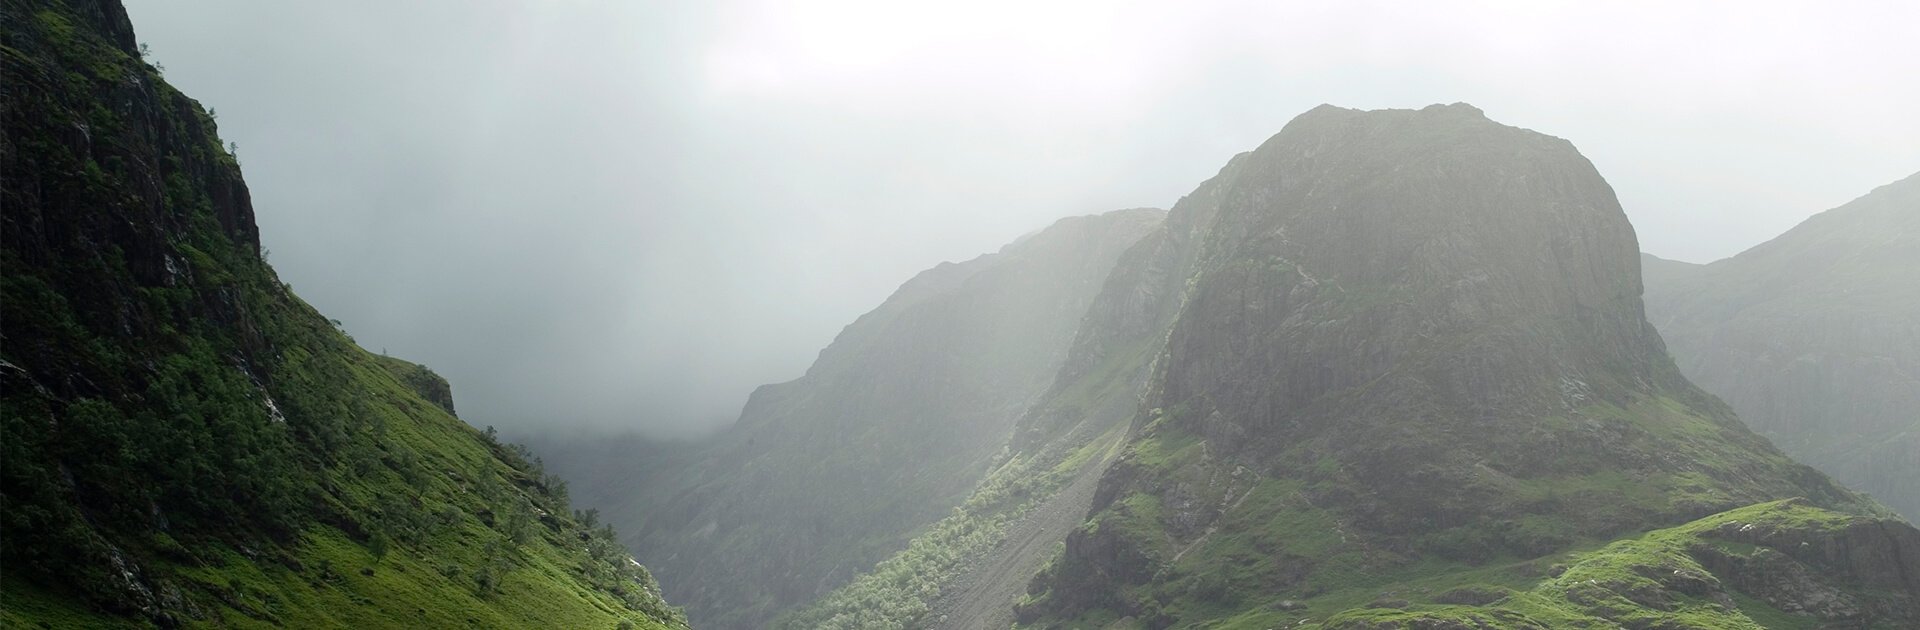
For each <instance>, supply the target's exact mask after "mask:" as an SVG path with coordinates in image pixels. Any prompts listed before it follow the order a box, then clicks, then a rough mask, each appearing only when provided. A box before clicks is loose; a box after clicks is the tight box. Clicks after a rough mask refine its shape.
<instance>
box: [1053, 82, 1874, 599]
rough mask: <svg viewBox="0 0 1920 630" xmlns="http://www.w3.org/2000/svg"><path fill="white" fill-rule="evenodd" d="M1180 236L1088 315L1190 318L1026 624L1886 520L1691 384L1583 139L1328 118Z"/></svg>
mask: <svg viewBox="0 0 1920 630" xmlns="http://www.w3.org/2000/svg"><path fill="white" fill-rule="evenodd" d="M1166 225H1167V228H1165V229H1164V230H1163V231H1161V232H1159V233H1157V234H1156V235H1155V236H1153V237H1150V238H1149V239H1148V240H1146V241H1143V242H1142V244H1141V245H1140V246H1138V247H1136V250H1135V251H1133V252H1129V254H1128V256H1127V257H1126V258H1123V263H1124V261H1128V260H1135V259H1136V257H1137V258H1138V259H1139V260H1143V261H1145V260H1150V261H1151V262H1150V263H1148V264H1138V265H1134V266H1133V267H1131V268H1129V267H1127V266H1126V265H1125V264H1123V266H1122V267H1121V270H1117V271H1116V272H1115V274H1114V279H1115V280H1118V279H1120V278H1122V277H1125V276H1126V275H1127V274H1134V275H1141V276H1145V275H1152V274H1162V275H1164V276H1166V277H1167V278H1168V280H1167V281H1160V282H1147V283H1139V284H1138V285H1137V287H1136V288H1134V289H1132V290H1130V291H1127V292H1120V293H1115V292H1113V291H1110V292H1109V293H1108V294H1106V295H1102V296H1101V297H1100V298H1099V299H1097V300H1096V302H1095V304H1096V307H1095V308H1096V311H1095V312H1094V313H1093V314H1091V315H1090V316H1089V321H1090V322H1091V321H1093V318H1097V317H1112V318H1117V319H1119V320H1121V321H1134V322H1139V323H1140V326H1144V327H1151V326H1152V324H1151V322H1154V321H1169V322H1171V323H1170V329H1169V332H1168V334H1167V335H1166V337H1165V341H1164V347H1163V350H1162V351H1161V352H1160V353H1159V355H1158V359H1157V364H1156V365H1157V367H1156V368H1155V369H1154V374H1155V376H1154V377H1153V378H1152V379H1151V380H1150V382H1149V383H1148V384H1147V389H1146V391H1147V394H1146V401H1147V402H1146V404H1145V405H1144V406H1143V407H1144V408H1143V409H1142V412H1141V414H1140V415H1139V416H1138V418H1137V419H1136V421H1135V422H1136V427H1137V436H1136V438H1135V439H1134V443H1133V445H1132V446H1131V447H1130V448H1129V450H1128V452H1127V453H1126V454H1125V455H1124V456H1122V458H1121V459H1120V460H1119V461H1118V462H1116V463H1115V464H1114V465H1113V466H1112V467H1111V468H1110V469H1109V470H1108V472H1107V474H1106V478H1105V479H1104V480H1103V481H1102V484H1101V489H1100V491H1099V496H1098V497H1097V498H1096V499H1095V504H1094V505H1095V511H1094V514H1093V518H1092V520H1091V521H1090V522H1089V523H1088V525H1087V526H1086V527H1083V528H1081V529H1080V530H1077V531H1075V532H1074V533H1073V534H1071V535H1070V536H1069V537H1068V538H1067V548H1066V552H1065V554H1064V555H1063V556H1062V558H1061V560H1060V563H1059V564H1058V565H1057V566H1056V567H1054V568H1053V569H1051V570H1050V571H1049V572H1047V574H1046V576H1045V577H1043V580H1042V581H1041V582H1037V583H1036V584H1035V585H1034V588H1033V589H1032V592H1033V593H1034V594H1035V595H1036V597H1035V598H1034V600H1033V601H1032V602H1031V603H1029V604H1027V605H1025V606H1023V607H1022V618H1023V620H1026V621H1029V622H1043V623H1052V621H1048V620H1055V621H1057V620H1062V619H1072V618H1075V617H1077V616H1079V615H1082V614H1085V613H1087V612H1088V611H1094V610H1106V611H1109V612H1110V613H1112V614H1114V615H1117V616H1133V617H1136V618H1138V619H1140V620H1142V623H1144V624H1145V625H1147V626H1149V627H1158V626H1162V625H1166V624H1173V623H1184V622H1191V621H1196V620H1199V619H1205V618H1208V617H1206V616H1204V615H1206V614H1207V613H1204V612H1200V611H1207V610H1212V611H1215V612H1216V613H1217V612H1218V611H1219V610H1220V608H1219V607H1220V606H1222V605H1228V606H1231V605H1233V603H1234V602H1252V601H1260V600H1273V599H1276V598H1280V597H1286V596H1289V595H1293V596H1299V597H1312V596H1314V595H1316V594H1319V593H1324V592H1326V591H1327V590H1328V589H1330V588H1335V587H1334V586H1332V585H1331V584H1330V583H1329V580H1330V579H1331V578H1328V577H1327V576H1329V575H1333V574H1338V573H1341V572H1351V571H1362V572H1365V573H1372V574H1375V575H1387V574H1391V573H1392V572H1393V571H1394V570H1397V569H1396V567H1401V566H1406V565H1408V564H1410V563H1413V562H1417V561H1420V560H1421V559H1438V560H1443V561H1460V562H1468V563H1472V562H1482V561H1485V560H1488V559H1491V558H1494V557H1513V556H1518V557H1533V556H1539V555H1543V554H1548V553H1552V552H1554V551H1556V550H1560V549H1565V548H1566V547H1567V546H1568V545H1570V544H1572V543H1573V542H1575V541H1577V540H1581V539H1591V538H1595V537H1600V538H1606V537H1612V536H1614V535H1618V534H1621V533H1625V532H1630V531H1639V530H1644V529H1647V528H1649V527H1652V526H1658V525H1662V524H1674V523H1679V522H1682V521H1684V520H1687V519H1690V518H1697V517H1700V516H1703V515H1706V514H1710V513H1713V512H1716V511H1720V510H1725V509H1729V508H1733V507H1738V506H1741V505H1746V504H1750V503H1755V502H1758V501H1763V500H1768V499H1776V498H1783V497H1792V496H1806V497H1810V498H1811V500H1813V501H1814V502H1815V503H1818V504H1820V505H1826V506H1837V507H1845V508H1849V509H1867V508H1866V507H1865V505H1866V504H1865V503H1863V502H1862V501H1861V500H1860V499H1859V498H1858V497H1856V496H1854V495H1852V494H1851V493H1849V492H1847V491H1845V490H1843V489H1841V488H1839V487H1837V486H1835V485H1833V484H1832V483H1830V482H1829V481H1828V480H1826V479H1825V478H1824V477H1823V476H1821V475H1820V474H1818V473H1817V472H1814V471H1812V470H1810V469H1808V468H1806V467H1804V466H1800V465H1797V464H1795V463H1793V462H1792V461H1790V460H1788V459H1787V458H1786V457H1784V456H1783V455H1781V454H1780V453H1778V452H1777V451H1775V450H1774V449H1773V448H1772V447H1771V446H1770V445H1768V444H1767V442H1766V441H1765V440H1764V439H1762V438H1760V437H1758V436H1756V435H1754V434H1753V433H1751V432H1750V431H1748V430H1747V429H1746V428H1745V427H1744V426H1743V425H1741V424H1740V423H1739V421H1738V420H1737V419H1736V418H1735V417H1734V415H1733V414H1732V413H1731V411H1730V410H1729V409H1728V408H1727V407H1726V406H1725V405H1722V404H1720V403H1719V402H1718V401H1716V400H1714V399H1713V398H1712V397H1710V396H1707V395H1705V394H1704V393H1702V392H1700V391H1699V390H1698V389H1696V388H1695V387H1693V386H1692V385H1691V384H1690V383H1688V382H1687V381H1686V379H1685V378H1683V377H1682V376H1681V375H1680V373H1679V371H1678V370H1677V369H1676V368H1675V367H1674V365H1673V364H1672V362H1671V361H1670V360H1668V359H1667V357H1666V352H1665V348H1664V346H1663V344H1662V342H1661V339H1660V337H1659V336H1658V335H1657V334H1656V333H1655V331H1654V329H1653V328H1652V327H1651V326H1650V325H1649V324H1648V323H1647V321H1646V318H1645V316H1644V314H1643V311H1642V305H1641V301H1640V293H1641V285H1640V277H1641V274H1640V269H1639V258H1638V255H1637V251H1638V248H1637V243H1636V239H1635V237H1634V235H1633V230H1632V227H1631V226H1630V225H1629V224H1628V223H1627V220H1626V217H1625V215H1624V213H1623V212H1622V211H1621V210H1620V207H1619V204H1618V202H1617V200H1616V199H1615V198H1614V195H1613V192H1612V189H1611V188H1610V187H1609V186H1608V185H1607V184H1606V182H1605V181H1604V180H1603V179H1602V178H1601V177H1600V175H1599V174H1598V173H1597V172H1595V170H1594V168H1593V166H1592V165H1591V164H1590V163H1589V162H1588V161H1587V160H1586V159H1585V158H1584V157H1582V156H1580V154H1579V153H1578V152H1577V151H1576V150H1575V149H1574V148H1573V146H1572V145H1571V144H1569V143H1567V142H1566V141H1564V140H1561V139H1558V138H1553V137H1550V136H1545V135H1542V134H1538V133H1535V132H1531V131H1527V130H1523V129H1517V128H1513V127H1507V126H1504V125H1500V124H1498V123H1495V122H1492V121H1490V120H1488V119H1487V118H1486V117H1485V116H1484V115H1483V114H1482V113H1481V112H1480V111H1479V110H1477V109H1474V108H1473V107H1471V106H1467V105H1463V104H1456V105H1450V106H1433V107H1428V108H1425V109H1422V110H1418V111H1411V110H1386V111H1373V112H1361V111H1353V110H1345V109H1340V108H1334V107H1325V106H1323V107H1321V108H1318V109H1315V110H1313V111H1310V112H1307V113H1306V114H1303V115H1302V116H1300V117H1299V118H1297V119H1295V120H1294V121H1293V122H1292V123H1290V124H1289V125H1288V126H1287V127H1286V128H1285V129H1284V130H1283V131H1281V133H1280V134H1278V135H1276V136H1275V137H1274V138H1272V139H1271V140H1269V141H1268V142H1266V143H1265V144H1263V145H1262V146H1261V147H1260V148H1259V149H1257V150H1255V151H1253V152H1251V153H1249V154H1245V155H1242V156H1239V157H1236V158H1235V159H1234V160H1233V161H1232V162H1230V163H1229V165H1228V166H1227V167H1226V168H1225V169H1223V170H1222V171H1221V174H1220V175H1219V176H1217V177H1215V178H1214V179H1213V180H1210V181H1209V182H1207V183H1206V184H1203V185H1202V186H1201V188H1200V189H1199V190H1197V191H1196V192H1195V193H1194V194H1193V195H1190V196H1189V197H1187V198H1185V199H1183V200H1182V201H1181V202H1180V203H1179V204H1178V205H1176V206H1175V207H1174V209H1173V211H1172V212H1171V213H1170V214H1169V216H1168V218H1167V221H1166ZM1114 287H1115V285H1114V284H1113V281H1110V284H1109V288H1110V289H1113V288H1114ZM1139 287H1146V288H1139ZM1102 307H1107V308H1110V309H1112V312H1108V313H1102V312H1101V311H1100V310H1099V309H1100V308H1102ZM1099 344H1100V340H1099V339H1086V338H1083V340H1082V346H1088V345H1090V346H1092V347H1098V346H1099ZM1080 347H1081V346H1076V350H1077V351H1078V350H1079V349H1080ZM1078 360H1079V359H1078V358H1075V359H1070V360H1069V366H1072V365H1074V364H1075V362H1076V361H1078ZM1250 550H1257V551H1250ZM1223 575H1234V576H1238V577H1239V578H1240V579H1239V580H1236V581H1225V582H1214V581H1210V580H1214V579H1216V578H1219V577H1222V576H1223ZM1389 599H1391V598H1389ZM1248 605H1251V604H1248ZM1229 609H1230V608H1229ZM1356 627H1359V626H1356Z"/></svg>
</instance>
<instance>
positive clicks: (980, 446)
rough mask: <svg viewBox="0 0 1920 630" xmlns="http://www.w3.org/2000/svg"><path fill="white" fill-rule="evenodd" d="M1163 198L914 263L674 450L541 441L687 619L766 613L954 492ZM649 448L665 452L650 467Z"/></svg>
mask: <svg viewBox="0 0 1920 630" xmlns="http://www.w3.org/2000/svg"><path fill="white" fill-rule="evenodd" d="M1163 214H1164V213H1163V212H1161V211H1159V210H1151V209H1139V210H1123V211H1117V212H1111V213H1107V214H1102V215H1097V216H1086V217H1075V218H1069V219H1064V220H1061V221H1060V222H1058V223H1056V224H1054V225H1052V226H1050V227H1048V228H1046V229H1044V230H1041V231H1039V232H1037V233H1035V234H1032V235H1029V236H1027V237H1025V238H1022V239H1021V240H1019V241H1017V242H1015V243H1013V244H1011V245H1008V246H1007V247H1005V248H1004V249H1002V250H1001V251H1000V252H998V253H995V254H990V255H986V256H982V257H980V258H977V259H974V260H971V261H967V262H964V263H958V264H953V263H947V264H942V265H940V266H938V267H935V268H933V269H929V270H927V271H925V272H922V273H921V274H920V275H918V276H916V277H914V278H913V279H912V280H910V281H908V282H907V283H906V284H905V285H903V286H901V288H900V289H899V290H898V291H897V292H895V293H894V295H893V296H892V297H890V298H889V299H888V300H887V301H886V302H885V303H884V304H882V305H881V306H880V307H879V308H877V309H875V310H874V311H873V312H870V313H867V314H866V315H864V316H862V317H861V318H860V319H859V320H857V321H855V322H854V323H853V324H852V325H849V326H848V327H847V328H846V330H844V331H843V332H841V334H840V336H839V337H838V338H837V339H835V340H834V342H833V344H832V345H830V346H828V347H827V348H826V349H825V350H822V351H821V353H820V357H819V359H818V360H816V361H815V362H814V364H813V366H812V367H811V368H809V369H808V370H807V373H806V375H805V376H802V377H801V378H799V379H797V380H794V381H791V382H787V383H781V384H778V385H769V386H765V387H762V388H760V389H759V390H758V391H756V392H754V394H753V396H752V397H751V398H750V399H749V400H748V402H747V405H746V408H745V410H744V411H743V412H742V413H741V417H740V420H739V421H738V422H737V423H736V424H735V425H734V426H732V427H730V428H729V429H727V430H726V431H724V432H723V433H722V434H720V435H719V436H717V437H715V438H713V439H711V440H708V441H706V442H703V443H698V444H691V445H683V446H684V448H674V449H670V450H673V451H676V452H677V453H678V455H666V456H664V457H666V459H664V460H662V459H656V460H655V461H654V462H653V463H651V464H648V463H635V462H623V461H621V460H620V459H619V458H622V457H624V456H625V455H623V454H621V453H618V452H614V453H609V452H607V451H606V449H605V448H604V447H600V446H594V445H589V444H564V443H561V444H548V445H544V446H542V450H543V451H544V452H550V453H555V454H556V455H555V456H553V457H551V459H555V460H562V459H569V460H574V461H572V462H571V463H569V464H566V467H565V468H562V469H561V470H562V473H563V474H566V475H568V476H569V477H570V478H572V479H576V480H579V482H578V483H577V484H576V485H577V486H578V487H580V488H581V489H582V492H583V494H582V495H581V498H582V499H583V500H584V501H585V502H587V503H589V504H594V505H600V506H603V507H604V508H605V510H606V512H607V514H608V515H609V516H610V518H611V520H612V521H613V522H614V523H615V524H616V525H619V526H621V527H622V528H624V529H627V530H628V531H632V532H634V535H633V537H632V538H630V539H629V541H630V543H631V544H632V546H633V548H634V549H635V550H636V551H637V552H638V553H640V554H642V555H643V556H644V555H647V554H659V556H660V558H661V559H660V560H659V561H656V562H654V563H653V564H654V566H655V568H656V569H657V570H659V571H660V573H661V575H662V576H663V581H664V582H665V583H666V584H667V587H666V588H667V590H668V591H669V592H670V597H672V598H675V601H676V602H681V603H684V604H685V605H687V606H688V609H689V612H690V614H691V616H692V618H693V620H694V621H695V623H696V624H697V625H700V626H701V627H715V628H732V627H753V626H757V625H761V624H764V623H765V622H767V621H768V620H770V619H772V617H773V616H774V615H776V614H778V613H779V612H781V611H783V610H785V609H787V608H789V607H792V606H794V605H797V604H800V603H804V602H806V601H808V600H811V599H813V598H815V597H818V596H820V595H821V594H823V593H825V592H827V590H829V589H831V588H833V587H836V586H839V585H840V584H842V583H844V582H846V581H847V580H849V579H851V578H852V577H853V576H854V575H856V574H858V573H859V572H860V571H863V570H865V569H867V568H869V567H871V566H872V565H873V563H874V562H876V561H878V560H879V559H881V558H884V557H886V555H887V554H890V553H893V552H894V551H896V550H898V549H899V548H900V546H901V545H902V544H903V543H904V542H905V541H906V539H907V537H908V536H909V535H910V534H911V533H912V532H913V531H914V530H915V529H916V528H919V527H922V526H924V525H926V524H928V523H931V522H933V521H936V520H939V518H940V517H941V516H943V515H945V514H946V513H947V512H948V511H949V510H951V509H952V508H953V507H954V506H956V505H958V504H959V503H960V501H961V500H962V499H964V498H965V496H966V493H967V492H968V491H969V490H971V489H973V487H974V486H975V485H976V484H978V483H979V482H980V480H981V478H982V476H983V475H985V474H986V473H987V471H988V470H989V467H990V466H991V465H992V464H993V460H994V457H995V455H996V453H999V452H1000V451H1001V450H1002V448H1003V447H1004V446H1005V444H1006V442H1007V438H1008V435H1009V433H1010V432H1011V430H1012V426H1013V423H1014V421H1015V420H1017V419H1018V418H1019V417H1020V416H1021V414H1022V412H1024V411H1025V410H1026V408H1027V406H1028V405H1029V404H1030V403H1031V402H1032V401H1033V398H1034V397H1035V396H1036V395H1038V394H1039V393H1040V392H1042V391H1044V390H1045V389H1046V388H1047V386H1048V384H1049V383H1050V382H1051V378H1052V376H1053V373H1054V372H1055V371H1056V370H1058V368H1059V366H1060V365H1061V363H1062V361H1063V360H1064V359H1065V357H1066V353H1067V348H1068V346H1069V344H1070V342H1071V341H1072V339H1073V336H1074V331H1075V330H1076V329H1077V328H1078V326H1079V323H1080V320H1081V318H1082V316H1083V315H1085V314H1086V312H1087V307H1088V304H1089V303H1090V302H1091V300H1092V299H1093V296H1094V295H1095V294H1096V293H1098V292H1099V291H1100V288H1101V286H1102V283H1103V281H1104V280H1105V278H1106V276H1107V273H1108V271H1109V270H1110V269H1112V268H1113V265H1114V260H1115V258H1117V257H1118V256H1119V255H1120V253H1121V252H1122V251H1125V250H1126V248H1127V247H1128V246H1130V245H1132V244H1133V243H1134V242H1136V241H1138V240H1139V239H1140V237H1141V236H1142V235H1143V234H1146V233H1147V232H1148V231H1149V230H1151V229H1152V228H1154V227H1155V226H1156V225H1158V224H1159V222H1160V220H1161V217H1162V216H1163ZM636 448H641V449H646V448H659V447H657V446H653V447H647V446H639V447H636ZM595 452H598V453H600V454H601V456H602V457H608V459H601V460H598V461H595V460H594V459H592V458H593V457H594V455H593V453H595ZM577 454H578V455H581V456H576V455H577ZM641 459H645V457H644V456H642V457H641ZM662 461H665V462H674V463H670V464H667V465H665V466H664V468H666V469H667V470H665V471H662V470H660V468H662V466H660V465H659V464H660V463H661V462H662ZM683 464H684V465H683ZM623 466H624V467H625V468H623ZM627 473H634V475H635V476H633V477H626V476H625V475H626V474H627ZM610 479H617V480H618V481H619V483H607V482H606V481H607V480H610Z"/></svg>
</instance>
